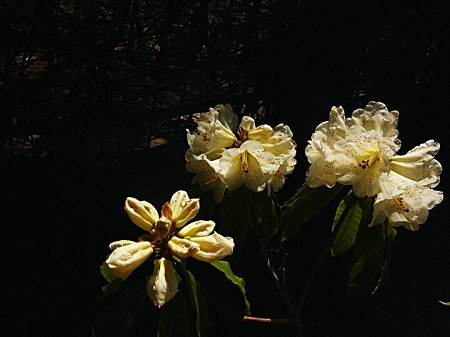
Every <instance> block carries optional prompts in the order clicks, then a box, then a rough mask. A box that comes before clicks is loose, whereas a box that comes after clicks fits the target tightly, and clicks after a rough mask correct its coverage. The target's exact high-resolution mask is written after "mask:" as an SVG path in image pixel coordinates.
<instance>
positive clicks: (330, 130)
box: [305, 107, 347, 188]
mask: <svg viewBox="0 0 450 337" xmlns="http://www.w3.org/2000/svg"><path fill="white" fill-rule="evenodd" d="M346 136H347V126H346V125H345V114H344V109H342V107H333V108H332V109H331V111H330V118H329V121H327V122H323V123H321V124H319V125H318V126H317V128H316V131H315V132H314V133H313V135H312V137H311V140H310V141H308V145H307V146H306V149H305V154H306V157H307V158H308V161H309V162H310V164H311V166H310V167H309V169H308V171H307V172H306V183H307V184H308V186H310V187H313V188H315V187H319V186H321V185H326V186H328V187H333V186H334V185H335V184H336V182H337V179H338V177H339V173H338V172H339V170H338V168H339V167H342V166H343V165H345V163H346V162H347V160H346V158H345V157H344V158H342V156H341V158H339V156H338V155H337V156H336V157H335V149H334V144H335V143H336V142H337V141H339V140H341V139H345V137H346ZM343 162H344V163H343ZM341 171H342V170H341Z"/></svg>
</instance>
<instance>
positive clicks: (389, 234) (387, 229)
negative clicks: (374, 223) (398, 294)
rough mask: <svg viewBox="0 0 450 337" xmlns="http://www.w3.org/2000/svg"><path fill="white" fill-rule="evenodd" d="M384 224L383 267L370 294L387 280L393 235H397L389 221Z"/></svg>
mask: <svg viewBox="0 0 450 337" xmlns="http://www.w3.org/2000/svg"><path fill="white" fill-rule="evenodd" d="M383 226H384V238H385V260H384V264H383V268H382V269H381V275H380V278H379V280H378V284H377V286H376V287H375V289H374V290H373V292H372V294H374V293H375V292H376V291H377V290H378V288H380V287H382V286H384V285H386V283H387V282H388V280H389V264H390V262H391V258H392V246H393V245H394V240H395V237H396V236H397V231H396V230H395V228H394V227H392V225H391V224H390V223H389V222H385V223H384V224H383Z"/></svg>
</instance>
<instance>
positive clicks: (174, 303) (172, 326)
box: [157, 289, 189, 337]
mask: <svg viewBox="0 0 450 337" xmlns="http://www.w3.org/2000/svg"><path fill="white" fill-rule="evenodd" d="M157 336H158V337H172V336H178V337H189V323H188V314H187V306H186V301H185V300H184V296H183V290H182V289H178V292H177V294H176V295H175V297H174V298H172V299H171V300H170V301H169V302H167V303H166V304H164V305H163V306H162V308H161V316H160V319H159V326H158V334H157Z"/></svg>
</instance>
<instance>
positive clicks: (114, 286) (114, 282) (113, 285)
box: [100, 262, 123, 301]
mask: <svg viewBox="0 0 450 337" xmlns="http://www.w3.org/2000/svg"><path fill="white" fill-rule="evenodd" d="M100 272H101V274H102V275H103V277H104V278H105V280H106V281H107V282H108V284H107V285H105V286H103V287H102V297H101V299H100V300H101V301H104V300H105V299H106V298H107V297H108V296H109V295H111V294H113V293H115V292H116V291H117V290H119V288H120V286H121V284H122V281H123V279H121V278H117V277H114V276H113V275H112V274H111V271H110V269H109V268H108V265H107V264H106V262H103V264H102V265H101V266H100Z"/></svg>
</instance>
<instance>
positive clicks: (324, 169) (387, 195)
mask: <svg viewBox="0 0 450 337" xmlns="http://www.w3.org/2000/svg"><path fill="white" fill-rule="evenodd" d="M398 116H399V113H398V112H397V111H391V112H389V111H388V109H387V107H386V105H384V104H383V103H380V102H369V104H368V105H367V106H366V107H365V109H357V110H355V111H354V112H353V114H352V116H351V118H347V119H346V118H345V114H344V110H343V109H342V108H341V107H333V108H332V109H331V112H330V119H329V121H326V122H323V123H321V124H319V125H318V126H317V128H316V130H315V132H314V133H313V135H312V138H311V140H310V141H309V142H308V143H309V144H308V146H307V147H306V150H305V153H306V156H307V158H308V161H309V162H310V164H311V165H310V168H309V170H308V172H307V173H306V183H307V184H308V185H309V186H310V187H313V188H314V187H318V186H321V185H326V186H328V187H333V186H334V185H335V184H336V183H340V184H342V185H351V186H352V189H353V192H354V193H355V195H356V196H357V197H365V196H369V197H371V196H376V199H375V203H374V213H373V219H372V222H371V223H370V226H372V225H377V224H380V223H382V222H384V221H385V220H386V219H387V220H388V221H389V223H390V224H391V225H393V226H395V227H398V226H403V227H405V228H408V229H410V230H417V229H419V225H421V224H423V223H424V222H425V221H426V220H427V218H428V211H429V210H430V209H432V208H433V207H434V206H436V205H437V204H439V203H440V202H441V201H442V200H443V193H442V192H440V191H435V190H433V188H434V187H436V186H437V185H438V184H439V181H440V177H439V176H440V174H441V172H442V167H441V165H440V163H439V162H438V161H437V160H435V159H434V157H435V156H436V154H437V152H438V150H439V144H438V143H437V142H435V141H433V140H429V141H427V142H425V143H423V144H421V145H420V146H417V147H415V148H414V149H412V150H411V151H409V152H408V153H407V154H405V155H398V154H397V152H398V150H399V149H400V145H401V142H400V140H399V139H398V138H397V137H398V134H399V133H398V130H397V129H396V127H397V123H398Z"/></svg>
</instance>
